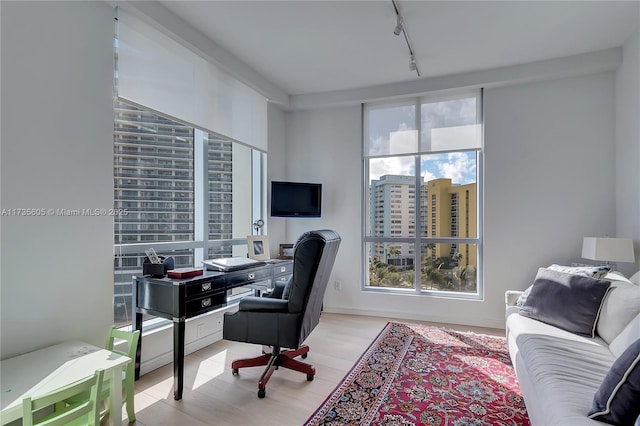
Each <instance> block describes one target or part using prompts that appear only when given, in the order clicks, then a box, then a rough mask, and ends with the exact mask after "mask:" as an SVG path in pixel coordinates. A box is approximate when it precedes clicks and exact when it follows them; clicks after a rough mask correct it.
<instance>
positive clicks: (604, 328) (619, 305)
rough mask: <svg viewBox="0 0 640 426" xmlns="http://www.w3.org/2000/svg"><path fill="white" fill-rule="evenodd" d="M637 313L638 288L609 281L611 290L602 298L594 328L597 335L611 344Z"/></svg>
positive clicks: (608, 277)
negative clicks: (600, 308)
mask: <svg viewBox="0 0 640 426" xmlns="http://www.w3.org/2000/svg"><path fill="white" fill-rule="evenodd" d="M610 276H611V274H609V275H607V277H606V278H605V279H610ZM639 313H640V287H638V286H637V285H633V284H630V283H628V282H626V281H611V290H610V291H609V292H608V293H607V295H606V297H605V298H604V302H603V304H602V311H601V312H600V318H599V319H598V324H597V327H596V329H597V332H598V335H599V336H600V337H602V339H603V340H604V341H605V342H607V343H611V342H612V341H613V339H615V338H616V337H617V336H618V334H620V332H621V331H622V330H623V329H624V328H625V327H626V325H627V324H629V323H630V322H631V320H632V319H633V318H634V317H635V316H636V315H638V314H639Z"/></svg>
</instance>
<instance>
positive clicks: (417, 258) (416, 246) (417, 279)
mask: <svg viewBox="0 0 640 426" xmlns="http://www.w3.org/2000/svg"><path fill="white" fill-rule="evenodd" d="M421 116H422V113H421V102H420V99H416V109H415V123H414V125H415V128H416V130H417V132H416V133H417V137H418V151H421V147H422V120H421ZM420 159H421V157H420V155H416V156H415V173H414V174H415V178H416V180H415V190H414V194H415V197H414V202H413V212H414V213H413V214H414V218H413V223H414V229H413V232H414V234H415V237H416V238H415V242H414V243H413V253H414V254H413V255H414V261H413V264H414V265H415V266H414V268H415V273H414V276H413V279H414V287H415V290H416V292H417V293H420V285H421V283H422V274H421V271H422V245H421V244H420V237H421V235H420V234H421V232H420V231H421V229H422V202H421V200H422V191H421V189H422V188H421V183H422V167H421V164H420V163H421V161H420Z"/></svg>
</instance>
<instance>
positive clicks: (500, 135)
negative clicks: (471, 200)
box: [484, 73, 615, 308]
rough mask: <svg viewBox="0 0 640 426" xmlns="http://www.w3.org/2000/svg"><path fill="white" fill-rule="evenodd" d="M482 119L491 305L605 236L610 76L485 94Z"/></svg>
mask: <svg viewBox="0 0 640 426" xmlns="http://www.w3.org/2000/svg"><path fill="white" fill-rule="evenodd" d="M484 113H485V218H484V219H485V223H484V232H485V234H484V236H485V238H484V246H485V253H484V255H485V257H484V261H485V262H484V265H485V286H486V288H487V291H488V296H492V297H493V298H501V297H502V295H501V294H500V292H498V293H493V292H492V290H491V289H493V288H494V287H496V288H498V289H500V290H504V289H508V288H516V289H518V288H519V289H524V287H525V286H527V285H528V284H530V283H531V282H532V279H533V277H534V276H535V273H536V270H537V268H538V267H539V266H546V265H549V264H550V263H561V264H567V263H568V262H572V261H580V254H581V247H582V239H583V237H584V236H592V235H596V236H597V235H613V233H614V231H615V194H614V192H613V188H614V186H615V183H614V182H615V180H614V177H615V172H614V155H615V154H614V149H613V147H614V139H615V129H614V124H615V118H614V74H613V73H604V74H597V75H592V76H586V77H577V78H566V79H561V80H554V81H549V82H543V83H536V84H530V85H524V86H514V87H506V88H500V89H494V90H488V91H487V92H486V96H485V110H484ZM492 302H493V300H492ZM494 306H495V307H496V308H497V305H495V304H494Z"/></svg>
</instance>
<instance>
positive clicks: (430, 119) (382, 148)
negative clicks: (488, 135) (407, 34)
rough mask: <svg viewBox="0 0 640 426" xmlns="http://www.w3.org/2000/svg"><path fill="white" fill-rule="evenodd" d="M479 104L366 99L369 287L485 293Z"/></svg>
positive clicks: (475, 98) (475, 100) (469, 97)
mask: <svg viewBox="0 0 640 426" xmlns="http://www.w3.org/2000/svg"><path fill="white" fill-rule="evenodd" d="M481 104H482V103H481V94H480V93H479V92H478V93H471V94H465V95H461V96H455V97H448V98H441V99H433V98H427V97H425V98H412V99H407V100H403V101H401V102H395V103H383V104H368V105H365V107H364V129H363V133H364V163H365V164H364V170H365V176H364V192H365V194H366V195H365V209H364V211H365V212H366V213H365V217H364V222H365V226H364V229H365V235H364V241H363V247H364V257H365V262H364V264H365V265H366V274H365V275H366V277H367V279H366V281H365V288H367V289H380V290H383V289H384V290H386V291H401V292H412V293H424V294H443V293H448V294H450V295H451V296H458V297H479V296H480V295H481V280H480V277H481V266H482V265H481V256H480V254H479V253H480V252H481V247H482V244H481V228H480V223H481V220H480V213H481V211H482V210H481V200H482V197H481V193H482V192H481V187H482V185H481V179H480V177H481V173H480V169H481V165H482V160H481V159H482V157H481V154H482V152H481V148H482V125H481V123H482V114H481Z"/></svg>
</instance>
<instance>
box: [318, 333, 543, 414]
mask: <svg viewBox="0 0 640 426" xmlns="http://www.w3.org/2000/svg"><path fill="white" fill-rule="evenodd" d="M305 424H306V425H320V424H324V425H369V424H376V425H378V424H382V425H418V424H420V425H454V426H458V425H460V426H462V425H529V424H530V423H529V418H528V416H527V410H526V408H525V406H524V401H523V399H522V394H521V393H520V386H519V385H518V382H517V380H516V376H515V373H514V371H513V366H512V365H511V360H510V358H509V353H508V351H507V346H506V340H505V338H503V337H494V336H486V335H480V334H474V333H469V332H466V333H462V332H457V331H453V330H447V329H443V328H435V327H428V326H423V325H417V324H401V323H394V322H390V323H388V324H387V325H386V326H385V328H384V329H383V330H382V332H381V333H380V334H379V335H378V337H377V338H376V339H375V340H374V342H373V343H372V344H371V346H369V349H367V351H366V352H365V353H364V354H363V355H362V356H361V357H360V359H359V360H358V362H357V363H356V364H355V366H354V367H353V368H352V369H351V371H350V372H349V373H348V374H347V375H346V376H345V377H344V379H342V382H341V383H340V384H339V385H338V386H337V387H336V388H335V389H334V390H333V392H332V393H331V394H330V395H329V396H328V397H327V399H326V400H325V401H324V403H322V405H321V406H320V407H319V408H318V409H317V410H316V411H315V413H313V415H312V416H311V417H310V418H309V419H308V420H307V422H306V423H305Z"/></svg>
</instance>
